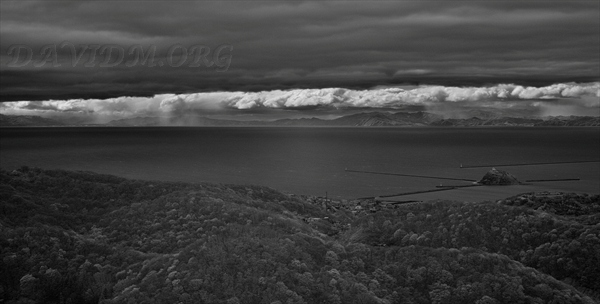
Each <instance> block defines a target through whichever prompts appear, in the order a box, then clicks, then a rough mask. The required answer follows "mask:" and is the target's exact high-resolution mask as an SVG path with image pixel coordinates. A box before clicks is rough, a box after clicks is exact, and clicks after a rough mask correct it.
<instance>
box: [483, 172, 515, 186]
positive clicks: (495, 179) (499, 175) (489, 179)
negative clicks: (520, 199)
mask: <svg viewBox="0 0 600 304" xmlns="http://www.w3.org/2000/svg"><path fill="white" fill-rule="evenodd" d="M479 183H480V184H482V185H520V184H521V182H520V181H519V180H518V179H517V178H516V177H515V176H514V175H512V174H510V173H508V172H506V171H503V170H498V169H496V168H492V170H490V171H488V172H487V173H486V174H485V175H484V176H483V177H482V178H481V180H480V181H479Z"/></svg>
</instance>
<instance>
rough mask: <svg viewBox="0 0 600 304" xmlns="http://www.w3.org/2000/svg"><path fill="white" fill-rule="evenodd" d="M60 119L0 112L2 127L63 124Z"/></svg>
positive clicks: (0, 125) (0, 124)
mask: <svg viewBox="0 0 600 304" xmlns="http://www.w3.org/2000/svg"><path fill="white" fill-rule="evenodd" d="M62 125H64V124H63V123H62V122H60V121H56V120H54V119H49V118H44V117H40V116H33V115H22V116H20V115H19V116H18V115H3V114H0V127H5V126H6V127H9V126H10V127H29V126H31V127H33V126H36V127H49V126H62Z"/></svg>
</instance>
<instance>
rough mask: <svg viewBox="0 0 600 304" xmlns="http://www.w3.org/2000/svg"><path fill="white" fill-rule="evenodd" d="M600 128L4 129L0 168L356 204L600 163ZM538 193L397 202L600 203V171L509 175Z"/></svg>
mask: <svg viewBox="0 0 600 304" xmlns="http://www.w3.org/2000/svg"><path fill="white" fill-rule="evenodd" d="M599 154H600V129H599V128H469V129H462V128H172V127H164V128H0V167H2V169H5V170H10V169H14V168H18V167H20V166H21V165H28V166H30V167H31V166H35V167H41V168H44V169H54V168H60V169H68V170H89V171H95V172H99V173H107V174H114V175H118V176H123V177H127V178H136V179H146V180H167V181H186V182H215V183H235V184H256V185H264V186H269V187H272V188H275V189H278V190H281V191H283V192H287V193H297V194H311V195H320V196H324V195H325V193H326V192H327V193H328V195H329V196H330V197H338V198H355V197H363V196H378V195H388V194H396V193H403V192H410V191H419V190H428V189H433V188H435V186H436V185H439V184H440V183H443V184H445V185H463V184H468V183H467V182H460V181H448V180H436V179H421V178H410V177H400V176H385V175H372V174H361V173H350V172H346V171H345V168H347V169H353V170H367V171H381V172H391V173H402V174H415V175H434V176H444V177H456V178H466V179H479V178H481V177H482V176H483V175H484V174H485V173H486V171H487V170H489V168H477V169H460V168H459V166H460V164H461V163H462V164H464V165H478V164H510V163H528V162H560V161H579V160H598V159H600V156H599ZM501 169H504V170H507V171H509V172H510V173H512V174H513V175H515V176H516V177H517V178H519V179H520V180H526V179H552V178H580V179H581V180H580V181H572V182H545V183H536V184H534V185H529V186H504V187H475V188H467V189H461V190H451V191H443V192H433V193H427V194H420V195H412V196H402V197H398V198H397V199H400V200H408V199H446V198H449V199H463V200H484V199H499V198H503V197H506V196H508V195H513V194H518V193H521V192H528V191H543V190H557V191H576V192H588V193H595V194H597V193H600V163H598V162H596V163H582V164H560V165H544V166H525V167H502V168H501Z"/></svg>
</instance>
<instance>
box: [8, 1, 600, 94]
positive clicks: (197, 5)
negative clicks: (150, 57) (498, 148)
mask: <svg viewBox="0 0 600 304" xmlns="http://www.w3.org/2000/svg"><path fill="white" fill-rule="evenodd" d="M0 6H1V8H2V13H1V14H2V15H1V21H0V25H1V26H0V34H1V36H2V39H1V43H0V51H1V58H0V61H1V63H2V66H1V69H2V88H1V89H0V94H1V98H2V100H4V101H8V100H33V99H38V100H40V99H41V100H44V99H51V98H54V99H69V98H107V97H116V96H124V95H129V96H153V95H154V94H161V93H193V92H202V91H218V90H226V91H260V90H272V89H290V88H325V87H346V88H358V89H360V88H368V87H373V86H377V85H393V84H399V83H437V84H446V85H481V84H486V83H492V84H497V83H519V84H524V85H528V84H531V85H540V86H545V85H549V84H551V83H557V82H569V81H582V82H589V81H597V80H598V78H599V73H600V67H599V66H600V62H599V59H598V53H599V52H600V42H599V37H600V30H599V28H600V23H599V21H598V20H599V19H600V12H599V9H598V5H597V1H407V2H393V1H381V2H372V1H352V2H350V1H319V2H303V1H285V2H284V1H222V2H219V1H207V2H200V1H199V2H193V1H174V2H170V1H2V2H1V4H0ZM64 42H67V44H64ZM176 44H179V45H180V46H181V47H183V48H186V49H187V50H188V51H191V48H192V47H193V46H198V45H203V46H206V47H207V48H208V49H210V52H209V55H208V56H206V57H207V58H208V59H209V60H212V61H217V62H215V63H214V64H212V65H211V66H208V65H207V64H205V63H204V62H203V61H199V62H196V63H200V64H199V65H198V66H197V67H190V64H192V63H193V61H194V59H196V58H195V57H194V56H193V55H192V56H188V58H187V60H183V61H182V62H183V64H182V65H181V66H179V67H173V65H174V64H166V63H167V57H166V56H167V54H168V53H169V48H170V47H172V46H173V45H176ZM15 45H23V46H26V47H28V48H30V49H31V50H32V51H33V61H32V62H33V63H30V64H27V65H24V66H19V67H10V66H8V63H9V62H11V60H14V57H15V52H14V49H13V53H12V56H9V54H8V50H9V49H10V47H11V46H13V47H14V46H15ZM48 45H56V48H55V49H56V57H55V58H56V60H54V57H52V56H51V57H49V58H47V59H48V62H44V61H42V59H43V58H44V57H43V56H41V55H40V52H41V50H42V49H43V48H44V47H45V46H48ZM70 45H73V46H75V47H76V50H81V49H80V48H81V47H83V46H90V48H89V49H88V52H87V53H83V56H82V57H81V58H80V59H81V60H80V61H79V63H78V64H76V65H75V66H73V60H74V56H73V53H72V51H71V48H70V47H69V46H70ZM138 45H139V47H140V48H141V50H143V51H148V50H149V48H150V47H152V46H155V47H156V54H155V58H154V59H155V62H159V61H161V62H162V63H164V64H163V66H159V65H158V64H157V65H156V66H154V67H148V66H147V65H142V64H140V63H139V62H137V63H135V62H134V59H135V55H136V53H133V54H129V51H131V50H132V49H135V47H136V46H138ZM94 46H97V47H107V46H118V47H121V48H122V49H123V51H124V58H123V60H122V63H121V64H119V65H116V66H110V67H101V66H99V65H100V63H102V62H103V60H104V59H105V58H107V57H106V55H107V53H105V54H104V56H102V55H101V54H97V55H98V56H97V57H96V60H95V61H94V62H93V63H94V64H90V67H86V66H85V64H86V63H89V62H90V61H91V58H90V54H91V50H92V49H93V47H94ZM219 46H231V51H229V50H230V49H226V50H225V51H223V52H221V54H220V55H221V57H219V56H216V57H215V51H216V49H217V48H218V47H219ZM23 54H24V53H23ZM177 54H180V53H179V52H176V55H177ZM196 54H198V53H196ZM117 55H118V54H116V53H115V52H113V53H112V57H109V59H110V60H109V62H107V64H106V65H111V64H110V63H111V62H115V61H114V60H117V59H118V56H117ZM23 56H24V55H23ZM227 56H231V57H230V58H228V57H227ZM219 58H221V59H222V60H221V63H222V64H221V66H218V65H217V63H218V59H219ZM174 59H176V60H179V59H182V58H181V57H175V58H174ZM228 59H230V61H229V62H227V60H228ZM111 60H112V61H111ZM36 61H37V62H38V63H44V64H43V65H42V64H39V65H41V67H36V66H35V64H34V63H35V62H36ZM57 63H58V64H60V65H61V66H60V67H58V66H55V65H56V64H57ZM127 63H134V64H132V66H131V67H128V66H126V64H127ZM225 63H228V64H225ZM219 68H220V70H221V71H217V70H218V69H219ZM225 70H226V71H225Z"/></svg>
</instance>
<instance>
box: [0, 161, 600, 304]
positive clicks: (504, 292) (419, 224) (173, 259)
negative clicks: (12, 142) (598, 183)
mask: <svg viewBox="0 0 600 304" xmlns="http://www.w3.org/2000/svg"><path fill="white" fill-rule="evenodd" d="M542 200H545V201H544V202H543V203H542ZM0 202H1V205H0V229H1V230H0V248H1V249H0V250H1V251H0V254H1V261H0V299H2V300H4V303H594V299H593V297H597V295H598V292H599V291H600V283H599V282H600V260H599V257H598V252H600V239H599V234H600V224H599V220H598V219H599V217H598V216H599V210H598V207H597V206H598V203H599V197H598V196H588V195H574V194H573V195H559V196H556V195H555V196H551V197H550V196H539V195H538V196H536V195H534V194H526V195H522V196H518V197H514V198H510V199H507V200H504V201H501V202H497V203H491V202H484V203H459V202H446V201H439V202H431V203H424V204H414V205H409V206H402V207H400V208H399V209H396V210H387V211H381V212H376V213H372V214H360V215H352V213H351V212H345V211H344V210H340V211H337V212H336V213H331V212H327V211H326V210H325V209H324V208H322V207H321V206H318V205H313V204H309V203H307V202H306V201H305V200H303V199H301V198H299V197H295V196H289V195H284V194H281V193H279V192H277V191H274V190H271V189H268V188H264V187H256V186H236V185H215V184H185V183H167V182H151V181H136V180H126V179H123V178H118V177H114V176H108V175H100V174H95V173H89V172H68V171H59V170H40V169H30V168H27V167H23V168H21V169H19V170H16V171H13V172H7V171H0ZM564 206H577V207H564ZM563 207H564V208H563ZM575 209H576V210H575ZM573 210H575V211H573ZM306 219H311V220H310V221H307V220H306ZM312 219H319V220H312ZM340 227H344V228H343V229H342V228H340ZM590 296H591V297H590Z"/></svg>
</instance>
